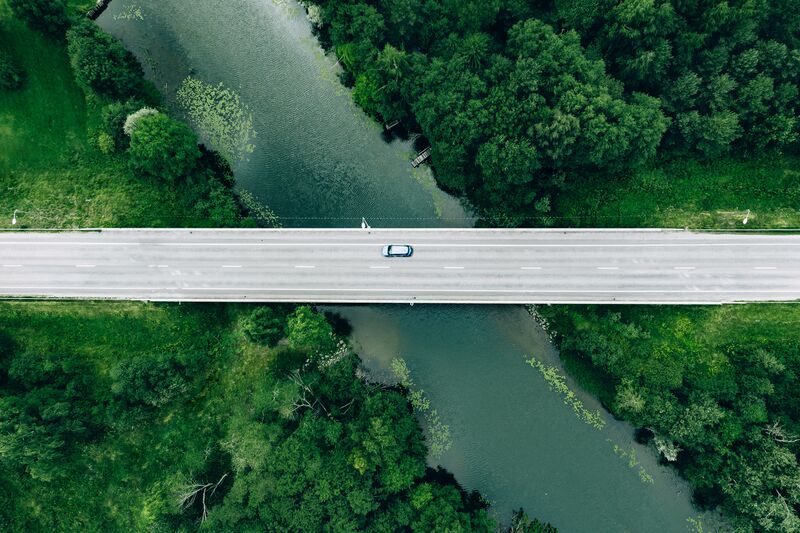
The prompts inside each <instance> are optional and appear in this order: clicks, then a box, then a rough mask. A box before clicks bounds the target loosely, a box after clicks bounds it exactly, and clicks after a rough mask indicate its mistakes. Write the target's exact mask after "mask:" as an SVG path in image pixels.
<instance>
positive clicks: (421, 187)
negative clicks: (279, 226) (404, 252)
mask: <svg viewBox="0 0 800 533" xmlns="http://www.w3.org/2000/svg"><path fill="white" fill-rule="evenodd" d="M135 8H139V9H140V11H141V15H142V17H141V19H139V18H138V17H137V16H130V15H131V14H132V13H135V12H136V9H135ZM126 14H127V15H128V16H126ZM100 24H101V25H102V26H103V27H105V28H106V29H108V30H109V31H111V32H112V33H113V34H114V35H116V36H118V37H120V38H121V39H122V40H123V41H124V42H125V43H126V45H127V46H128V47H129V48H130V49H131V50H132V51H133V52H134V53H135V54H136V55H137V56H138V57H139V58H140V60H141V61H142V62H143V64H144V65H145V66H146V70H147V73H148V76H150V78H151V79H152V80H153V81H154V82H155V83H156V84H157V86H158V87H159V88H160V89H161V90H162V92H163V93H164V94H165V96H166V97H167V100H168V101H169V102H171V103H172V104H173V105H174V104H175V91H176V89H177V87H178V86H179V85H180V83H181V81H182V80H183V79H184V78H185V77H186V76H189V75H192V76H195V77H197V78H199V79H201V80H203V81H204V82H207V83H212V84H218V83H223V84H224V85H225V86H226V87H228V88H230V89H232V90H234V91H236V92H237V93H238V94H239V96H240V97H241V101H242V102H243V103H244V104H245V105H246V106H247V107H248V108H249V109H250V111H251V112H252V115H253V127H254V130H255V133H256V138H255V142H254V145H255V149H254V150H253V152H252V153H249V154H247V155H246V157H244V158H242V159H241V160H239V161H236V162H235V164H234V170H235V173H236V179H237V181H238V183H239V186H240V187H242V188H245V189H247V190H249V191H251V192H252V193H253V194H254V195H255V196H256V197H257V198H258V199H260V200H261V201H262V202H264V203H266V204H267V205H269V206H270V207H271V208H272V209H273V210H274V211H275V212H276V213H277V214H278V215H279V216H280V217H281V218H282V220H283V222H284V225H286V226H299V227H302V226H308V227H324V226H331V227H338V226H341V227H356V226H357V225H358V223H359V222H360V220H361V217H362V216H363V217H366V218H367V220H368V221H369V222H370V223H371V224H372V225H373V226H375V227H399V226H470V225H471V218H470V217H469V216H468V214H466V213H465V211H464V210H463V209H462V207H461V205H460V203H459V202H458V201H457V200H456V199H454V198H451V197H449V196H447V195H446V194H444V193H442V192H441V191H439V190H438V189H436V187H435V185H434V182H433V179H432V177H431V175H430V172H429V171H428V170H427V169H419V170H416V171H415V170H413V169H412V168H411V166H410V164H409V161H410V159H411V158H412V157H413V153H414V152H413V150H412V148H411V146H410V144H409V143H407V142H399V141H395V142H392V143H387V142H386V141H385V140H384V139H383V138H382V137H381V132H380V130H381V128H380V127H379V126H377V125H375V124H374V123H372V122H371V121H370V120H369V119H368V118H367V117H366V116H364V114H363V113H361V112H360V111H359V110H358V109H357V108H356V107H355V106H354V105H353V104H352V102H351V99H350V96H349V93H348V91H347V90H346V89H344V88H343V87H342V86H341V85H340V84H339V83H338V81H337V78H336V71H337V68H338V67H337V66H336V65H335V62H334V61H332V60H330V59H329V58H326V57H325V56H324V55H323V53H322V51H321V50H320V48H319V46H318V45H317V43H316V41H315V39H314V37H313V36H312V35H311V32H310V28H309V24H308V22H307V21H306V19H305V17H304V13H303V12H302V10H301V9H300V8H299V6H298V5H297V4H295V3H294V2H293V1H290V0H282V1H276V0H225V1H223V0H193V1H188V0H184V1H177V0H173V1H169V0H163V1H159V2H156V1H154V0H138V1H131V0H115V1H114V2H113V3H112V5H111V7H110V8H109V11H108V12H107V13H106V14H105V15H103V17H102V18H101V20H100ZM176 109H177V108H176ZM332 309H335V310H336V311H338V312H340V313H341V314H343V315H345V316H346V317H347V318H348V319H349V320H350V321H351V322H352V324H353V326H354V332H353V342H354V344H355V345H356V346H357V348H358V349H359V352H360V354H361V355H362V358H363V359H364V361H365V365H366V366H367V367H368V368H369V369H370V370H371V371H372V372H373V376H375V377H376V379H377V378H384V379H390V374H389V373H388V366H389V362H390V361H391V359H392V358H393V357H397V356H402V357H403V358H404V359H405V360H406V361H407V364H408V367H409V368H410V370H411V374H412V377H413V379H414V381H415V382H416V384H417V386H418V387H419V388H421V389H423V390H424V392H425V394H426V396H427V397H428V398H429V399H430V400H431V403H432V405H433V407H434V408H435V409H436V410H437V412H438V413H439V416H440V418H441V420H442V422H443V423H445V424H447V425H448V426H449V427H450V431H451V435H452V447H451V448H450V450H449V451H447V452H446V453H445V454H444V455H443V456H442V457H441V458H440V459H433V458H432V459H431V462H432V464H441V465H443V466H444V467H446V468H447V469H449V470H451V471H452V472H453V473H454V474H455V475H456V477H457V479H458V480H459V481H460V482H461V483H462V484H463V485H464V486H465V487H466V488H468V489H478V490H480V491H481V492H482V493H483V494H484V495H486V497H487V498H488V499H489V500H490V501H491V502H492V503H493V505H494V509H495V511H496V512H497V513H498V515H499V516H500V517H501V518H502V519H507V518H508V517H509V516H510V512H511V510H512V509H514V508H518V507H520V506H522V507H524V508H525V509H526V510H528V511H529V512H530V513H531V514H532V515H535V516H538V517H540V518H542V519H545V520H548V521H551V522H552V523H553V524H554V525H556V526H558V527H559V529H560V531H565V532H572V531H575V532H579V531H593V532H625V531H631V532H634V531H659V532H661V531H676V532H677V531H687V530H689V527H688V526H689V524H688V522H687V518H689V517H695V516H697V514H698V512H697V511H696V510H695V509H693V508H692V505H691V503H690V499H689V490H688V489H687V487H686V485H685V483H683V482H681V481H680V480H679V479H677V478H676V476H675V475H674V474H673V473H672V472H671V471H670V470H669V469H667V468H664V467H662V466H659V465H658V464H657V461H656V458H655V455H654V453H653V452H652V451H651V450H650V449H648V448H646V447H643V446H639V445H637V444H635V443H634V442H633V441H632V429H631V427H630V426H628V425H627V424H624V423H621V422H618V421H614V420H612V419H611V418H610V417H609V416H608V415H607V414H606V415H605V418H606V420H607V424H606V427H605V429H603V430H602V431H598V430H597V429H594V428H592V427H590V426H589V425H587V424H585V423H584V422H582V421H581V420H579V419H578V418H577V417H576V415H575V414H574V413H573V411H572V410H571V409H570V408H569V407H567V406H566V405H565V404H564V403H563V402H562V399H561V397H560V396H559V395H558V394H556V393H554V392H552V391H551V390H549V388H548V386H547V383H546V382H545V381H544V379H543V378H542V377H541V375H540V374H539V373H538V372H537V371H536V370H535V369H533V368H531V367H530V366H529V365H527V364H526V363H525V360H524V356H526V355H530V354H532V355H535V356H536V357H538V358H539V359H540V360H544V361H547V362H548V363H549V364H555V365H558V358H557V354H556V353H555V350H554V349H553V347H552V346H551V344H550V343H549V342H548V339H547V336H546V335H545V334H544V332H543V331H542V330H541V328H539V327H538V326H537V325H536V324H535V322H534V321H533V320H532V319H531V318H530V316H529V315H528V314H527V312H526V311H525V310H524V309H522V308H520V307H500V306H497V307H492V306H487V307H476V306H415V307H405V306H351V307H337V308H332ZM573 387H574V384H573ZM575 390H577V389H575ZM577 392H578V395H579V397H580V398H581V399H582V400H583V401H584V402H585V404H586V405H587V407H588V408H590V409H595V408H599V406H598V405H597V404H596V402H595V400H593V399H592V398H591V397H589V396H587V395H586V394H584V393H582V392H581V391H579V390H577ZM615 446H617V449H616V450H617V451H615ZM631 450H633V451H634V453H635V456H636V460H635V461H632V460H631V455H630V451H631ZM623 452H624V455H623ZM636 462H638V463H639V464H634V465H633V466H631V464H633V463H636ZM640 467H641V468H643V469H644V471H645V472H646V473H647V474H648V475H650V476H652V478H653V482H652V483H646V482H644V481H642V479H641V478H640Z"/></svg>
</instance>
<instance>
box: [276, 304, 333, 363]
mask: <svg viewBox="0 0 800 533" xmlns="http://www.w3.org/2000/svg"><path fill="white" fill-rule="evenodd" d="M286 339H287V340H288V341H289V346H291V347H293V348H296V349H302V350H308V351H310V352H315V353H318V354H329V353H332V352H333V351H334V350H335V349H336V336H335V335H334V333H333V328H332V327H331V325H330V324H329V323H328V321H327V320H325V316H323V315H322V314H321V313H317V312H315V311H314V310H313V309H311V308H310V307H309V306H307V305H304V306H302V307H298V308H297V309H296V310H295V312H294V313H292V314H291V315H289V318H288V320H287V321H286Z"/></svg>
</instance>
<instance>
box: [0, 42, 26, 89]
mask: <svg viewBox="0 0 800 533" xmlns="http://www.w3.org/2000/svg"><path fill="white" fill-rule="evenodd" d="M24 81H25V73H24V72H23V71H22V69H21V68H19V67H18V66H17V65H16V64H14V62H13V61H12V60H11V57H10V56H9V54H7V53H6V52H5V51H3V50H0V90H14V89H19V88H20V87H21V86H22V83H23V82H24Z"/></svg>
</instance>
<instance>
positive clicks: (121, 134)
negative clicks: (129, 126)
mask: <svg viewBox="0 0 800 533" xmlns="http://www.w3.org/2000/svg"><path fill="white" fill-rule="evenodd" d="M141 108H142V105H141V104H140V103H139V102H136V101H134V100H128V101H127V102H114V103H112V104H108V105H107V106H105V107H104V108H103V110H102V112H101V117H102V121H103V122H102V125H101V126H100V128H101V130H102V131H103V133H105V134H107V135H108V136H109V137H111V139H112V140H113V141H114V147H115V149H117V150H125V149H126V148H128V144H129V143H130V137H129V136H128V135H126V134H125V131H124V130H123V127H124V126H125V121H126V120H127V118H128V116H129V115H131V114H133V113H135V112H136V111H137V110H138V109H141Z"/></svg>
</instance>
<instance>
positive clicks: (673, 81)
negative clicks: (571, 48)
mask: <svg viewBox="0 0 800 533" xmlns="http://www.w3.org/2000/svg"><path fill="white" fill-rule="evenodd" d="M556 4H558V5H559V9H558V14H559V16H561V17H563V19H564V23H565V25H566V26H567V27H572V28H576V29H578V30H579V31H580V32H581V34H582V36H583V39H584V42H585V43H586V44H587V46H588V47H589V49H590V50H591V51H592V53H593V54H594V55H597V56H599V57H602V58H603V60H604V61H605V62H606V64H607V65H608V67H609V70H610V72H611V73H612V74H613V75H614V76H615V77H616V78H617V79H619V80H620V81H622V82H623V83H624V84H625V88H626V90H627V91H641V92H644V93H647V94H650V95H653V96H657V97H658V98H660V99H661V101H662V102H663V105H664V109H665V110H666V112H667V114H668V115H669V116H670V117H672V119H673V120H672V125H671V128H670V131H669V134H668V136H667V137H666V139H665V145H666V146H667V147H675V148H679V149H684V150H693V151H696V152H698V153H699V154H701V155H704V156H708V157H714V156H717V155H720V154H722V153H725V152H728V151H730V150H731V149H734V148H735V149H739V150H744V151H747V152H749V153H758V152H760V151H762V150H764V149H765V148H767V147H777V148H782V149H785V148H788V147H790V146H793V145H794V146H796V144H797V141H798V135H799V134H800V121H799V120H798V112H800V107H798V103H797V102H798V100H797V96H798V91H799V89H800V5H799V4H798V3H797V2H794V1H791V0H782V1H773V0H749V1H736V2H677V1H672V0H653V1H649V2H640V1H638V0H622V1H620V0H600V1H596V2H556Z"/></svg>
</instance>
